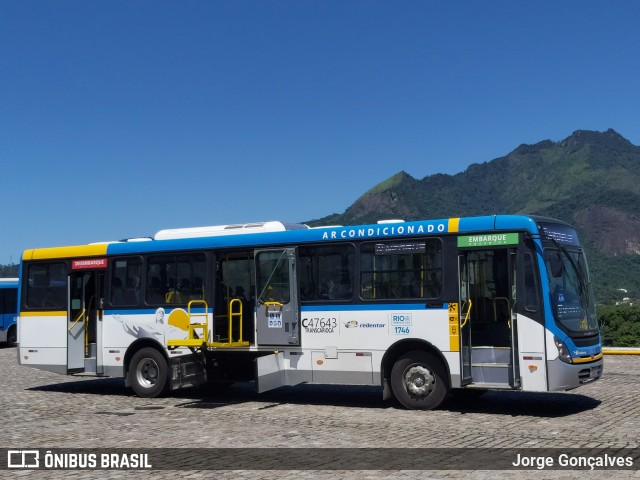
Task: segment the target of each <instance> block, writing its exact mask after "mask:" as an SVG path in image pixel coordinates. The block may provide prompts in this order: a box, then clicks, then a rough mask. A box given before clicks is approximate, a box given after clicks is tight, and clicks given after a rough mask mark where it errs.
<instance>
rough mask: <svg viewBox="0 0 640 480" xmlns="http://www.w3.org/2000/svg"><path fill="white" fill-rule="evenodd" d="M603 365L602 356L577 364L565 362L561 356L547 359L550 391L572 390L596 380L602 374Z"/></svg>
mask: <svg viewBox="0 0 640 480" xmlns="http://www.w3.org/2000/svg"><path fill="white" fill-rule="evenodd" d="M603 367H604V363H603V361H602V358H600V359H598V360H596V361H594V362H589V363H577V364H569V363H564V362H563V361H562V360H560V359H559V358H557V359H555V360H550V361H547V374H548V377H547V378H548V380H549V391H562V390H571V389H574V388H578V387H579V386H581V385H585V384H587V383H590V382H595V381H596V380H598V379H599V378H600V377H601V376H602V371H603Z"/></svg>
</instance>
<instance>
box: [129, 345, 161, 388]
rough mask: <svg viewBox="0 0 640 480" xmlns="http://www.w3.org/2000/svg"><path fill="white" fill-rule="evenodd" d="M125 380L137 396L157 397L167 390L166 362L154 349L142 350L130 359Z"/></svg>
mask: <svg viewBox="0 0 640 480" xmlns="http://www.w3.org/2000/svg"><path fill="white" fill-rule="evenodd" d="M127 380H128V381H129V385H131V388H132V389H133V391H134V392H135V394H136V395H137V396H139V397H144V398H153V397H158V396H160V395H162V394H164V393H166V392H167V391H168V390H169V367H168V366H167V361H166V360H165V358H164V356H163V355H162V354H161V353H160V352H159V351H158V350H156V349H155V348H150V347H147V348H142V349H140V350H138V351H137V352H136V353H135V354H134V355H133V358H132V359H131V364H130V365H129V373H128V374H127Z"/></svg>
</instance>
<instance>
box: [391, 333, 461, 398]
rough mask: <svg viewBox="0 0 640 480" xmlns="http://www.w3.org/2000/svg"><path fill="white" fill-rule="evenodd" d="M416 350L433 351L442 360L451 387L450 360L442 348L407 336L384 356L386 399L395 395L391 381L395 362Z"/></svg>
mask: <svg viewBox="0 0 640 480" xmlns="http://www.w3.org/2000/svg"><path fill="white" fill-rule="evenodd" d="M414 350H418V351H423V352H428V353H431V354H433V355H434V356H435V357H436V358H437V359H438V360H439V361H440V363H442V366H443V367H444V369H445V371H446V382H447V389H451V371H450V369H449V362H447V359H446V358H445V357H444V355H443V354H442V352H441V351H440V349H439V348H437V347H435V346H434V345H433V344H432V343H430V342H427V341H426V340H420V339H417V338H407V339H403V340H400V341H398V342H396V343H394V344H393V345H391V346H390V347H389V348H388V349H387V351H386V352H385V354H384V355H383V356H382V361H381V364H380V379H381V382H382V388H383V398H384V399H385V400H388V399H390V398H392V397H393V393H392V392H391V383H390V380H391V369H392V368H393V364H394V363H396V361H397V360H398V359H399V358H400V357H401V356H403V355H404V354H405V353H408V352H411V351H414Z"/></svg>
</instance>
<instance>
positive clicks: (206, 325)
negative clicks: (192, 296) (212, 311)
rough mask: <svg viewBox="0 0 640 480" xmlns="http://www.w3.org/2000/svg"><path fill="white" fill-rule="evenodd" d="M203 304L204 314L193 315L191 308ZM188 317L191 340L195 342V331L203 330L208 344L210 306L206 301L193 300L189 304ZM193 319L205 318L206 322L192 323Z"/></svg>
mask: <svg viewBox="0 0 640 480" xmlns="http://www.w3.org/2000/svg"><path fill="white" fill-rule="evenodd" d="M198 304H201V305H202V306H203V308H204V313H191V308H192V307H193V306H194V305H198ZM187 316H188V317H189V340H194V339H195V338H194V334H195V330H196V329H198V328H200V329H202V336H203V337H204V338H203V340H204V341H205V342H206V341H208V338H209V305H208V304H207V302H206V301H205V300H191V301H190V302H189V303H188V304H187ZM193 317H204V322H201V323H195V324H194V323H191V319H192V318H193Z"/></svg>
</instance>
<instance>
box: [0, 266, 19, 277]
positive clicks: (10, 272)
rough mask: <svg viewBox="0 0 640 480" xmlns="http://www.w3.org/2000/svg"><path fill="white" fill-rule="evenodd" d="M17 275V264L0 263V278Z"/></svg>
mask: <svg viewBox="0 0 640 480" xmlns="http://www.w3.org/2000/svg"><path fill="white" fill-rule="evenodd" d="M17 276H18V265H16V264H10V265H0V278H16V277H17Z"/></svg>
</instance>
